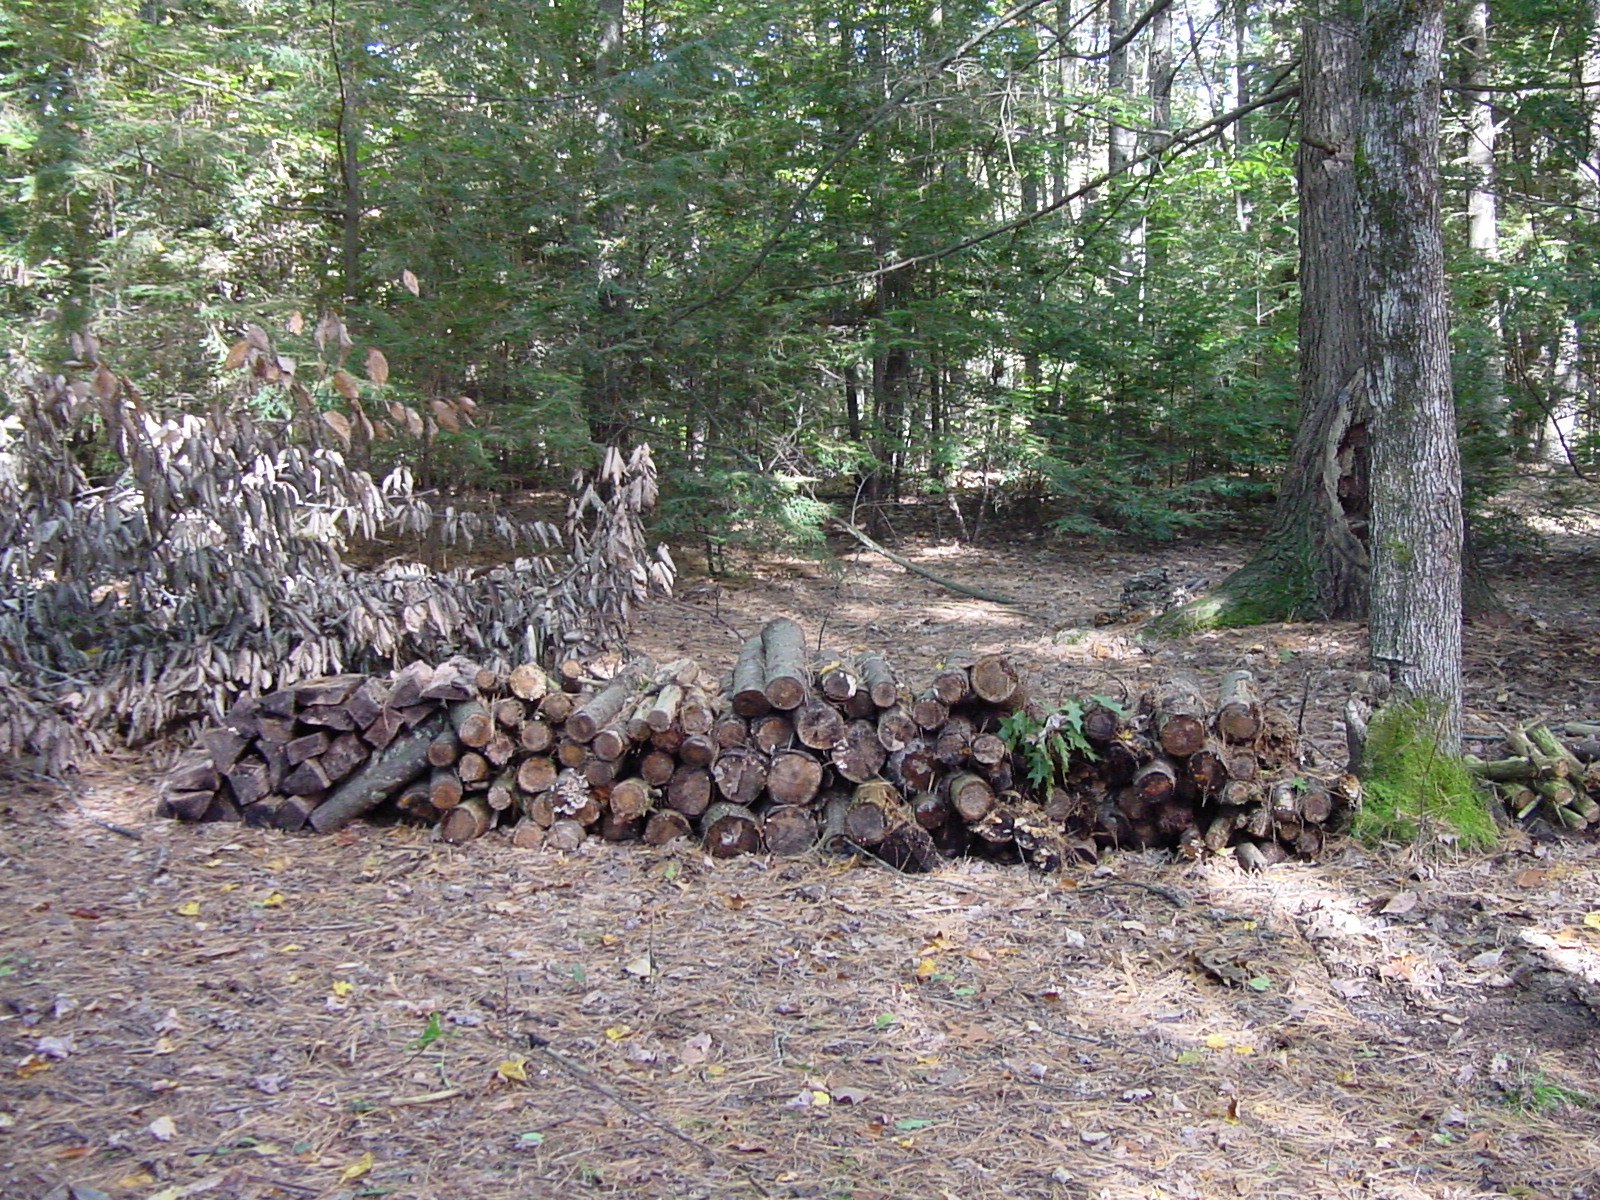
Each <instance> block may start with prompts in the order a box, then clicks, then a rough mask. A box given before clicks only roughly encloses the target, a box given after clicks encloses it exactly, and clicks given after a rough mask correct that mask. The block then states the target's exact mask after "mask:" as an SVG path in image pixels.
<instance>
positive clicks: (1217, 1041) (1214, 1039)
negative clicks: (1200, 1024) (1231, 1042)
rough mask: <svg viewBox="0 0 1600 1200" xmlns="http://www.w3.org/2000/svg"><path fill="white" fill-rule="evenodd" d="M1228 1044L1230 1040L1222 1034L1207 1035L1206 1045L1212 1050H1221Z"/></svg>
mask: <svg viewBox="0 0 1600 1200" xmlns="http://www.w3.org/2000/svg"><path fill="white" fill-rule="evenodd" d="M1227 1044H1228V1039H1227V1038H1226V1037H1225V1036H1224V1035H1222V1034H1220V1033H1208V1034H1206V1045H1207V1046H1208V1047H1210V1048H1211V1049H1212V1050H1221V1049H1223V1048H1224V1047H1225V1046H1227Z"/></svg>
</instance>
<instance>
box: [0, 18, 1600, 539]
mask: <svg viewBox="0 0 1600 1200" xmlns="http://www.w3.org/2000/svg"><path fill="white" fill-rule="evenodd" d="M1301 19H1302V17H1301V14H1300V13H1299V12H1298V11H1297V10H1296V8H1295V7H1294V6H1292V5H1288V4H1274V5H1255V4H1250V3H1246V2H1244V0H1240V2H1239V3H1234V4H1222V5H1217V4H1213V3H1210V2H1209V0H1180V2H1179V3H1169V2H1167V0H1157V3H1155V4H1154V5H1153V6H1150V7H1148V8H1130V7H1129V6H1127V5H1126V4H1125V3H1124V2H1123V0H1103V2H1098V3H1093V4H1078V3H1073V2H1072V0H1049V2H1047V3H1023V4H1019V5H1017V6H1015V7H1012V8H1003V7H1001V6H996V5H991V4H984V3H909V4H883V3H874V4H870V5H866V6H857V5H848V6H844V5H836V4H830V3H826V2H819V3H814V4H810V5H806V6H801V7H796V6H793V5H788V4H785V5H770V4H764V3H759V2H754V3H745V2H742V0H736V2H734V3H717V4H707V3H699V2H689V3H676V2H667V3H650V4H642V3H634V4H624V3H623V0H596V2H595V3H593V4H557V3H553V2H538V3H532V4H527V5H516V6H510V5H498V4H488V3H481V2H466V3H455V4H446V5H442V6H441V5H436V4H410V3H404V2H397V0H384V2H381V3H368V2H362V0H353V2H346V0H327V2H318V3H315V4H312V5H309V6H307V5H294V4H284V3H280V2H277V0H219V2H216V3H198V2H197V3H182V4H161V3H156V2H154V0H145V2H142V3H137V4H135V3H113V4H99V3H95V4H91V3H88V2H87V0H67V2H52V3H30V2H26V0H24V2H21V3H13V4H12V5H10V6H9V7H8V9H7V12H6V14H5V15H4V16H0V154H3V155H4V164H5V168H6V171H5V176H6V180H5V184H4V188H3V191H0V312H3V315H4V321H3V331H0V340H3V344H4V349H5V352H6V355H7V361H8V363H9V364H10V366H11V367H12V368H13V369H19V368H20V367H21V366H22V365H23V364H44V365H46V366H49V367H53V368H60V367H63V366H71V365H73V364H74V363H77V364H80V365H89V364H93V363H96V362H99V361H104V362H106V363H108V364H110V365H111V366H112V368H113V369H114V370H115V371H116V372H118V373H120V374H121V375H122V376H124V377H125V378H126V379H127V380H128V381H129V382H131V383H132V384H133V385H134V386H135V387H136V388H137V390H138V393H139V395H140V396H141V397H142V401H143V403H145V404H147V405H150V406H152V407H154V408H157V409H160V410H166V411H171V410H190V411H206V410H212V409H215V408H217V407H218V406H219V405H225V404H235V403H237V404H244V405H247V406H248V407H249V408H250V409H251V410H253V412H254V413H255V415H256V416H258V417H260V418H264V419H266V420H268V421H269V422H272V421H283V422H285V423H286V424H289V425H295V424H296V423H298V425H299V427H300V428H301V429H302V430H303V436H306V437H309V438H313V439H321V440H323V441H325V442H327V443H328V444H329V445H330V446H333V447H335V448H339V449H343V450H346V451H347V452H348V454H349V456H350V458H351V461H352V463H353V464H354V465H357V466H371V467H373V468H374V469H375V471H386V470H387V469H388V468H390V467H392V466H394V465H396V464H405V465H407V466H408V467H410V468H411V469H412V470H413V471H414V472H415V474H416V476H417V478H418V481H419V483H420V484H421V485H423V486H440V487H449V488H461V487H473V488H481V489H490V490H503V489H510V488H524V487H540V486H545V485H549V484H555V483H559V482H562V481H564V480H565V479H566V478H567V477H568V476H569V474H570V472H571V471H572V470H573V469H574V468H579V467H592V466H593V465H594V464H595V463H597V462H598V460H599V455H600V452H601V449H602V448H603V447H604V446H605V445H607V444H610V443H615V442H625V443H626V442H631V443H637V442H648V443H649V444H650V445H651V447H652V448H653V450H654V453H655V459H656V462H657V465H658V467H659V469H660V472H661V485H662V506H661V509H660V511H659V512H658V514H657V516H656V518H655V526H656V530H655V531H656V532H658V533H660V534H664V535H668V536H674V537H678V538H681V539H685V540H688V541H692V542H693V543H694V544H696V545H697V546H699V547H701V548H703V549H704V550H705V552H706V555H707V558H708V565H709V566H710V567H711V568H713V569H717V568H719V567H720V566H722V565H724V564H725V561H726V556H727V554H728V553H729V551H731V550H737V549H738V548H739V547H740V546H742V545H753V546H759V547H768V546H771V545H773V544H774V543H775V542H781V541H784V540H788V541H792V542H798V543H803V542H805V541H808V540H809V541H816V540H817V539H819V538H820V528H821V523H822V521H823V520H824V518H825V516H826V515H827V512H828V507H827V504H826V503H825V501H830V500H831V501H832V502H834V503H835V504H849V503H851V502H852V501H865V502H867V503H868V505H869V513H870V506H871V504H872V502H875V501H880V500H888V499H912V498H929V499H935V500H941V501H944V502H946V503H950V505H951V509H952V515H953V516H954V517H956V518H958V519H960V520H962V521H965V522H968V523H970V522H971V521H973V520H975V519H984V517H986V516H987V515H988V514H992V513H995V512H999V513H1002V514H1006V515H1020V516H1023V517H1025V518H1027V519H1030V520H1037V521H1039V522H1041V523H1042V524H1044V525H1046V526H1047V527H1048V528H1050V529H1052V530H1054V531H1057V532H1061V533H1067V534H1091V535H1100V536H1109V535H1114V534H1133V535H1138V536H1141V537H1147V538H1156V539H1160V538H1167V537H1171V536H1174V535H1176V534H1178V533H1180V532H1182V531H1184V530H1186V529H1192V528H1202V527H1205V526H1206V525H1208V524H1214V523H1218V522H1223V521H1228V520H1231V519H1232V518H1233V516H1234V515H1235V514H1236V513H1238V512H1239V511H1240V510H1241V509H1242V508H1248V507H1250V506H1253V505H1259V504H1260V503H1261V502H1263V501H1265V500H1267V499H1269V498H1270V497H1271V495H1272V494H1273V491H1274V488H1275V485H1276V480H1277V476H1278V472H1279V470H1280V468H1281V467H1282V465H1283V463H1284V461H1285V458H1286V456H1287V453H1288V449H1289V441H1290V438H1291V436H1292V434H1293V428H1294V423H1295V418H1296V415H1297V411H1298V403H1299V400H1298V387H1297V377H1296V375H1297V367H1296V345H1295V341H1296V321H1297V317H1298V294H1297V284H1296V274H1297V261H1296V255H1297V246H1296V241H1297V239H1296V188H1295V178H1294V160H1295V149H1296V145H1297V142H1298V140H1299V138H1300V132H1299V129H1300V127H1299V125H1298V123H1297V106H1298V94H1299V93H1298V87H1297V82H1298V80H1297V71H1298V69H1299V43H1300V36H1301ZM1451 21H1452V27H1451V28H1452V33H1451V35H1450V37H1449V38H1448V39H1447V51H1446V53H1447V66H1446V81H1445V82H1446V92H1445V96H1446V108H1447V111H1446V118H1445V119H1446V132H1445V142H1446V146H1447V147H1448V148H1449V149H1448V150H1447V153H1446V155H1445V158H1446V161H1445V162H1444V163H1443V164H1442V169H1443V171H1444V173H1445V189H1446V190H1445V210H1446V221H1445V233H1446V244H1447V254H1448V267H1449V277H1450V280H1451V286H1452V291H1453V294H1452V297H1451V300H1452V319H1453V348H1454V374H1455V394H1456V398H1457V406H1458V411H1459V413H1460V416H1461V427H1462V433H1463V446H1464V453H1465V455H1466V458H1467V472H1468V479H1469V484H1468V490H1469V506H1470V509H1471V517H1472V519H1473V521H1474V524H1475V527H1476V530H1477V534H1478V537H1479V538H1480V539H1481V540H1482V541H1484V542H1486V543H1491V544H1492V542H1493V541H1494V540H1495V539H1496V538H1498V539H1501V540H1505V539H1516V538H1524V537H1527V536H1530V532H1529V530H1528V528H1527V527H1526V526H1525V525H1523V524H1521V523H1520V521H1519V519H1517V518H1514V517H1512V516H1511V515H1510V514H1509V511H1508V510H1506V509H1504V508H1502V507H1501V505H1500V500H1501V497H1502V495H1503V493H1504V491H1505V489H1506V488H1507V486H1508V485H1509V483H1510V482H1511V480H1512V478H1513V475H1514V473H1515V471H1514V468H1515V467H1516V465H1517V464H1554V465H1555V466H1556V467H1557V468H1558V470H1556V471H1555V472H1553V474H1554V475H1555V477H1556V478H1557V479H1559V478H1561V477H1563V476H1564V477H1565V478H1569V479H1571V478H1576V477H1578V476H1581V475H1583V474H1584V473H1585V472H1588V471H1591V470H1592V469H1593V468H1594V467H1595V466H1596V464H1597V463H1600V391H1597V388H1600V363H1597V356H1600V339H1597V336H1596V330H1595V320H1596V314H1597V311H1600V295H1597V287H1600V284H1597V281H1596V278H1595V272H1594V269H1593V262H1592V260H1593V257H1594V247H1595V246H1596V244H1597V236H1596V235H1597V220H1600V172H1597V167H1596V148H1597V145H1600V42H1597V34H1596V29H1595V14H1594V12H1593V11H1592V9H1591V6H1590V5H1588V4H1581V3H1575V2H1569V0H1548V2H1547V0H1532V2H1529V0H1515V2H1510V3H1496V4H1493V5H1485V4H1482V3H1478V4H1457V5H1455V6H1454V7H1453V9H1452V10H1451ZM1485 206H1487V209H1486V208H1485ZM1485 211H1487V218H1485ZM1485 230H1488V231H1489V233H1488V236H1487V237H1486V235H1485ZM462 397H465V398H466V400H465V402H463V401H462V400H461V398H462ZM1550 499H1551V503H1552V505H1553V507H1554V508H1555V510H1556V511H1558V512H1560V511H1564V510H1566V509H1567V508H1568V507H1570V499H1569V498H1568V497H1566V496H1564V495H1563V494H1562V493H1561V492H1560V490H1559V488H1558V489H1557V490H1556V491H1555V492H1554V493H1552V495H1551V497H1550ZM956 500H964V501H966V503H965V506H964V507H962V506H960V505H959V504H957V503H954V501H956ZM958 527H959V526H958ZM962 531H963V532H965V529H964V528H963V530H962Z"/></svg>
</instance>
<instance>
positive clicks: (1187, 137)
mask: <svg viewBox="0 0 1600 1200" xmlns="http://www.w3.org/2000/svg"><path fill="white" fill-rule="evenodd" d="M1293 65H1297V64H1291V66H1293ZM1286 73H1287V72H1285V74H1286ZM1280 78H1282V76H1280ZM1299 94H1300V85H1299V84H1298V83H1292V84H1289V85H1288V86H1287V87H1281V88H1278V89H1277V90H1275V91H1272V92H1269V93H1268V94H1267V95H1265V96H1262V97H1261V98H1260V99H1257V100H1252V101H1250V102H1249V103H1248V104H1241V105H1239V106H1238V107H1237V108H1234V109H1231V110H1229V111H1228V112H1225V113H1223V114H1222V115H1221V116H1218V117H1213V118H1212V119H1211V120H1209V121H1203V122H1201V123H1200V124H1199V125H1194V126H1191V127H1190V128H1188V129H1186V130H1183V131H1181V132H1179V133H1175V134H1173V135H1172V140H1171V141H1170V142H1168V143H1167V144H1166V145H1164V146H1157V147H1154V148H1152V149H1150V150H1146V151H1145V152H1144V153H1143V154H1139V155H1136V156H1135V157H1133V158H1130V159H1129V160H1128V162H1127V163H1126V164H1125V165H1124V166H1122V167H1121V168H1119V169H1118V170H1115V171H1104V172H1102V173H1101V174H1099V175H1096V176H1095V177H1094V178H1093V179H1091V180H1089V181H1088V182H1087V183H1085V184H1083V186H1081V187H1079V188H1076V189H1074V190H1073V191H1071V192H1068V193H1067V194H1066V195H1064V196H1062V197H1060V198H1059V199H1057V200H1053V201H1051V202H1050V203H1049V204H1047V205H1045V206H1044V207H1043V208H1039V209H1035V210H1034V211H1033V212H1030V213H1023V214H1022V215H1021V216H1020V217H1016V218H1014V219H1013V220H1010V221H1007V222H1005V223H1004V224H1001V225H996V226H993V227H992V228H990V229H986V230H984V231H983V232H982V233H975V234H973V235H972V236H971V237H968V238H963V239H961V241H959V242H952V243H951V244H950V245H948V246H944V247H942V248H940V249H938V250H930V251H929V252H928V253H926V254H913V255H911V256H909V257H907V258H902V259H897V260H896V261H894V262H891V263H885V264H884V265H883V266H881V267H875V268H873V269H872V270H870V271H862V272H859V273H857V274H854V275H841V276H836V277H835V278H833V279H828V280H824V281H823V282H822V283H816V284H811V285H808V286H807V287H805V288H796V289H794V290H796V291H811V290H814V289H818V288H830V287H841V286H843V285H845V284H850V283H859V282H860V281H862V280H865V279H877V278H879V277H881V276H884V275H888V274H891V273H893V272H895V271H903V270H905V269H906V268H907V267H915V266H920V265H921V264H923V263H930V262H937V261H938V260H940V259H942V258H949V257H950V256H951V255H953V254H960V253H961V252H962V251H963V250H970V249H972V248H973V247H974V246H981V245H982V244H983V243H984V242H987V241H990V240H992V239H994V238H997V237H999V236H1000V235H1001V234H1004V233H1013V232H1015V231H1016V230H1018V229H1022V228H1024V227H1025V226H1028V225H1032V224H1033V223H1034V222H1035V221H1037V220H1039V219H1040V218H1042V217H1048V216H1049V215H1050V214H1051V213H1055V212H1059V211H1061V210H1062V209H1063V208H1065V207H1067V205H1069V204H1071V203H1072V202H1073V201H1074V200H1081V199H1083V198H1084V197H1085V196H1087V195H1089V194H1091V193H1093V192H1095V191H1098V190H1099V189H1100V188H1102V187H1104V186H1105V185H1106V184H1108V183H1110V182H1112V181H1113V180H1115V179H1118V178H1120V177H1121V176H1123V175H1126V174H1128V173H1129V172H1130V171H1132V170H1133V168H1135V167H1138V166H1142V165H1143V164H1145V163H1147V162H1156V161H1160V160H1163V159H1166V158H1169V157H1177V155H1178V154H1179V153H1181V152H1184V151H1188V150H1193V149H1194V148H1195V147H1196V146H1201V145H1204V144H1205V143H1206V142H1208V141H1211V140H1212V139H1213V138H1216V137H1219V136H1221V134H1222V132H1223V131H1224V130H1225V129H1228V128H1229V127H1230V126H1232V125H1235V124H1237V123H1238V122H1239V121H1241V120H1243V119H1244V118H1245V117H1246V116H1248V115H1249V114H1250V113H1253V112H1255V111H1256V110H1257V109H1259V108H1266V107H1268V106H1269V105H1273V104H1281V103H1283V102H1284V101H1285V100H1292V99H1294V97H1296V96H1298V95H1299Z"/></svg>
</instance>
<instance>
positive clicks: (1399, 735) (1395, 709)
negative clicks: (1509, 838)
mask: <svg viewBox="0 0 1600 1200" xmlns="http://www.w3.org/2000/svg"><path fill="white" fill-rule="evenodd" d="M1438 724H1439V710H1438V706H1437V705H1436V704H1434V703H1431V702H1429V701H1426V700H1408V701H1404V702H1401V703H1396V704H1388V705H1385V706H1384V707H1383V708H1382V709H1380V710H1379V711H1378V712H1377V713H1376V714H1375V715H1374V716H1373V718H1372V720H1371V722H1370V723H1369V725H1368V727H1367V748H1366V755H1365V762H1366V771H1365V773H1364V775H1363V776H1362V781H1361V782H1362V791H1363V793H1364V795H1363V799H1362V804H1361V807H1360V808H1359V809H1358V810H1357V811H1356V814H1355V818H1354V820H1353V821H1352V822H1351V832H1353V833H1354V834H1355V835H1356V836H1357V837H1359V838H1362V839H1365V840H1368V841H1412V840H1415V839H1418V838H1423V837H1432V836H1435V835H1438V834H1441V833H1448V834H1453V835H1454V836H1455V837H1456V838H1457V839H1458V842H1459V844H1460V845H1461V846H1462V847H1464V848H1468V849H1483V848H1485V847H1488V846H1492V845H1493V844H1494V842H1495V837H1496V830H1495V823H1494V816H1493V815H1492V814H1491V812H1490V810H1489V803H1488V799H1487V798H1486V797H1485V796H1484V794H1483V793H1482V792H1480V791H1479V790H1478V788H1477V785H1476V784H1475V783H1474V782H1473V779H1472V776H1471V774H1470V773H1469V772H1468V770H1467V764H1466V761H1465V760H1464V759H1463V758H1462V757H1461V755H1459V754H1454V753H1447V752H1445V751H1443V750H1441V749H1440V747H1439V746H1438V744H1437V741H1436V739H1435V730H1436V729H1437V728H1438Z"/></svg>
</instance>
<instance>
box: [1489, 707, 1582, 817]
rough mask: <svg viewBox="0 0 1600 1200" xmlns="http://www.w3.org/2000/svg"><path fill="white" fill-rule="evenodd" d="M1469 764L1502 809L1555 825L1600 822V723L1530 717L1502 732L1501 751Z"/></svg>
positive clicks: (1508, 812) (1514, 814)
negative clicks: (1524, 721)
mask: <svg viewBox="0 0 1600 1200" xmlns="http://www.w3.org/2000/svg"><path fill="white" fill-rule="evenodd" d="M1467 763H1468V766H1469V767H1470V768H1471V770H1472V772H1473V774H1474V775H1475V776H1476V777H1477V778H1478V780H1479V781H1480V782H1481V783H1482V784H1483V785H1484V786H1485V787H1486V788H1488V789H1489V790H1490V792H1491V793H1492V794H1493V795H1494V797H1495V798H1496V800H1497V801H1498V802H1499V804H1500V805H1501V806H1502V807H1503V808H1504V810H1505V812H1506V813H1507V815H1508V816H1510V817H1511V818H1512V819H1514V820H1516V821H1519V822H1532V821H1543V822H1545V823H1546V824H1548V825H1551V826H1552V827H1554V828H1556V829H1570V830H1574V831H1577V830H1585V829H1590V828H1592V827H1595V826H1597V825H1600V724H1590V723H1586V722H1581V721H1569V722H1566V723H1565V724H1561V723H1557V724H1556V725H1554V726H1552V725H1550V724H1547V723H1546V722H1544V721H1530V722H1527V723H1525V724H1523V725H1519V726H1517V727H1515V728H1513V729H1508V730H1506V733H1505V746H1504V753H1503V754H1502V755H1501V757H1499V758H1496V759H1491V760H1488V761H1485V760H1484V759H1482V758H1477V757H1474V756H1470V755H1469V756H1468V759H1467Z"/></svg>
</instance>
